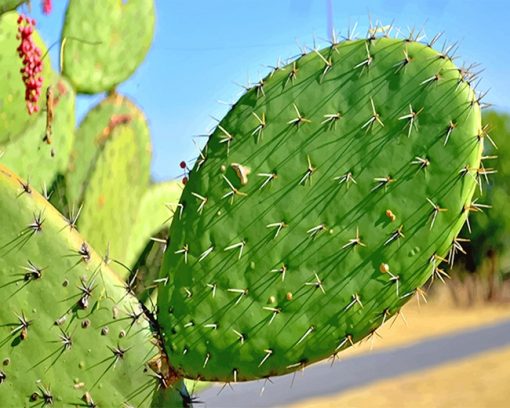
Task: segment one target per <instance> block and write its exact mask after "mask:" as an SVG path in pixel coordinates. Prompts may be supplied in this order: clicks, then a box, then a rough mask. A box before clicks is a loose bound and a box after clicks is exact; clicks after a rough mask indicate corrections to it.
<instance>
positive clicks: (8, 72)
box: [0, 6, 55, 151]
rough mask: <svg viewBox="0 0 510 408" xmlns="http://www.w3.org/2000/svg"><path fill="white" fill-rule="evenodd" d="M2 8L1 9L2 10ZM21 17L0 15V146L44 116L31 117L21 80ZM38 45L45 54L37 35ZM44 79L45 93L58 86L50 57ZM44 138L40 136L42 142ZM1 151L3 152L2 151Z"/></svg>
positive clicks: (14, 13)
mask: <svg viewBox="0 0 510 408" xmlns="http://www.w3.org/2000/svg"><path fill="white" fill-rule="evenodd" d="M0 7H1V6H0ZM18 17H19V15H18V13H16V12H9V13H5V14H0V64H1V67H2V81H1V82H0V145H3V144H6V143H9V142H13V141H15V140H17V139H18V138H20V137H21V136H22V135H23V134H24V132H25V131H26V130H28V128H30V127H31V126H33V125H34V124H35V123H36V122H37V121H38V120H39V118H40V117H43V116H45V113H44V112H40V113H39V114H38V115H29V114H28V113H27V110H26V108H25V88H24V86H23V81H22V80H21V74H20V70H21V68H22V61H21V59H20V58H19V57H18V54H17V51H16V49H17V48H18V46H19V40H17V38H16V36H17V33H18V24H17V20H18ZM33 39H34V42H35V44H36V45H37V46H38V47H39V48H40V49H41V51H42V53H43V54H44V53H46V46H45V45H44V43H43V41H42V40H41V38H40V36H39V34H38V33H37V31H34V34H33ZM44 61H45V63H44V65H43V72H42V77H43V80H44V84H43V89H46V87H47V86H48V85H50V84H52V83H54V82H55V79H54V78H55V74H54V73H53V72H52V70H51V63H50V59H49V56H47V57H46V58H45V60H44ZM44 103H45V99H44V98H40V100H39V107H40V111H43V110H44ZM42 138H43V135H41V140H42ZM0 151H1V150H0Z"/></svg>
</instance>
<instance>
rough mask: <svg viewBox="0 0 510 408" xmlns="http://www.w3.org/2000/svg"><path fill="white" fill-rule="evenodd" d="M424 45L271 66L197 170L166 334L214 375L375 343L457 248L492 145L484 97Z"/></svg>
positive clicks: (163, 308) (285, 368) (162, 303)
mask: <svg viewBox="0 0 510 408" xmlns="http://www.w3.org/2000/svg"><path fill="white" fill-rule="evenodd" d="M465 78H466V77H465V72H464V71H463V70H461V69H459V68H457V67H456V66H455V65H454V64H453V63H452V61H451V59H450V58H449V56H448V55H444V54H442V53H439V52H437V51H435V50H433V49H432V48H431V47H430V46H428V45H426V44H422V43H418V42H416V41H414V40H413V39H405V40H401V39H390V38H386V37H383V38H375V36H373V37H371V38H369V39H367V40H355V41H345V42H342V43H339V44H334V45H332V46H331V47H329V48H326V49H323V50H321V51H313V52H310V53H308V54H306V55H302V56H301V57H300V58H298V59H297V60H295V61H293V62H291V63H290V64H289V65H287V66H285V67H283V68H277V69H276V70H274V72H272V73H271V74H270V75H269V76H267V77H266V78H265V79H263V80H262V81H260V82H259V83H258V84H256V85H255V86H254V87H253V88H252V89H250V90H249V91H248V92H247V93H246V94H245V95H244V96H243V97H241V99H240V100H239V101H238V102H237V103H236V104H235V105H234V107H233V109H232V110H231V111H230V112H229V113H228V114H227V116H226V117H225V118H224V119H223V120H222V121H221V122H220V123H219V125H218V127H217V129H216V130H215V131H214V133H213V134H212V135H211V136H210V138H209V141H208V143H207V146H206V149H204V151H203V154H202V157H200V158H199V160H198V161H197V163H195V165H194V167H193V169H192V171H191V174H190V177H189V182H188V184H187V185H186V188H185V189H184V192H183V194H182V197H181V201H180V207H179V208H178V210H177V211H176V213H175V215H174V219H173V222H172V226H171V229H170V237H171V240H170V244H169V247H168V249H167V252H166V256H165V260H164V266H163V268H162V273H161V276H160V278H162V279H163V278H168V279H169V281H168V284H167V285H166V286H162V287H161V288H160V292H159V298H158V305H159V322H160V324H161V325H162V327H163V328H164V330H165V333H166V346H167V349H168V350H167V351H168V353H169V355H170V359H171V364H172V365H173V367H174V368H175V369H176V370H177V371H178V372H179V373H180V374H182V375H184V376H186V377H192V378H201V379H203V380H220V381H236V380H250V379H255V378H261V377H267V376H272V375H280V374H285V373H288V372H291V371H294V370H297V369H299V368H302V367H304V366H305V365H307V364H310V363H313V362H315V361H318V360H321V359H324V358H326V357H328V356H331V355H334V354H335V353H337V352H338V351H340V350H342V349H343V348H346V347H348V346H350V345H351V344H353V343H355V342H357V341H359V340H361V339H363V338H364V337H366V336H368V335H370V334H371V333H373V332H374V331H375V330H376V329H377V328H378V327H379V326H380V325H381V324H382V323H384V322H385V321H386V320H388V319H389V318H390V317H391V316H393V315H394V314H395V313H397V312H398V311H399V309H400V307H401V306H402V305H403V304H404V303H405V302H406V301H407V300H409V299H410V297H411V296H412V295H413V294H415V293H416V291H417V290H419V289H418V288H419V287H420V286H421V285H423V284H424V283H425V282H426V281H427V280H428V279H429V278H430V277H434V278H436V279H443V276H444V275H445V274H446V272H444V270H443V267H442V266H441V263H442V262H443V260H444V258H445V256H446V254H447V252H448V251H449V250H450V249H453V250H455V249H456V248H457V246H458V245H459V242H458V241H457V239H456V238H457V233H458V232H459V231H460V228H461V226H462V225H463V223H464V221H465V220H466V216H467V215H468V213H469V212H470V211H476V210H477V204H476V202H475V203H473V202H472V195H473V191H474V189H475V184H476V181H475V179H476V175H477V169H478V168H479V164H480V156H481V152H482V147H483V142H484V136H485V134H484V132H483V131H482V130H481V126H480V109H479V103H478V100H477V97H476V96H475V94H474V92H473V90H472V89H471V87H470V85H469V83H467V82H466V80H465Z"/></svg>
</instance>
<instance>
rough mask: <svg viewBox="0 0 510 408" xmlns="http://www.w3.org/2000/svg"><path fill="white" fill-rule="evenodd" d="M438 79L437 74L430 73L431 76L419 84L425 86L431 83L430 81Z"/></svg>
mask: <svg viewBox="0 0 510 408" xmlns="http://www.w3.org/2000/svg"><path fill="white" fill-rule="evenodd" d="M440 79H441V77H440V76H439V74H435V75H432V76H431V77H429V78H427V79H425V80H423V81H421V82H420V85H423V86H427V85H429V84H431V83H432V82H437V81H439V80H440Z"/></svg>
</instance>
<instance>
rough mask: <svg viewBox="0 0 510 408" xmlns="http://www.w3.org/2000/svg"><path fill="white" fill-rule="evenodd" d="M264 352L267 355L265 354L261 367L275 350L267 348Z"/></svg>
mask: <svg viewBox="0 0 510 408" xmlns="http://www.w3.org/2000/svg"><path fill="white" fill-rule="evenodd" d="M264 353H266V355H265V356H264V358H263V359H262V361H261V362H260V364H259V365H258V366H259V367H260V366H261V365H262V364H264V363H265V362H266V361H267V359H268V358H269V357H270V356H271V354H273V350H271V349H266V350H264Z"/></svg>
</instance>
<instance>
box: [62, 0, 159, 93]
mask: <svg viewBox="0 0 510 408" xmlns="http://www.w3.org/2000/svg"><path fill="white" fill-rule="evenodd" d="M154 14H155V13H154V1H153V0H131V1H129V2H121V1H119V0H105V1H101V2H97V1H96V0H70V2H69V6H68V8H67V13H66V18H65V23H64V30H63V32H62V42H63V44H64V53H63V56H64V61H63V62H64V64H63V65H64V72H63V73H64V75H65V76H66V77H67V78H69V80H70V81H71V83H72V84H73V86H74V87H75V89H76V90H77V91H78V92H82V93H97V92H103V91H109V90H111V89H113V88H115V86H117V84H119V83H121V82H122V81H124V80H126V79H127V78H128V77H129V76H130V75H131V74H132V73H133V72H134V71H135V69H136V68H137V67H138V65H139V64H140V63H141V62H142V60H143V59H144V58H145V55H146V54H147V51H148V50H149V46H150V43H151V41H152V37H153V33H154V20H155V16H154ZM140 21H143V24H140V23H139V22H140ZM91 33H93V36H91V35H90V34H91Z"/></svg>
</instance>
